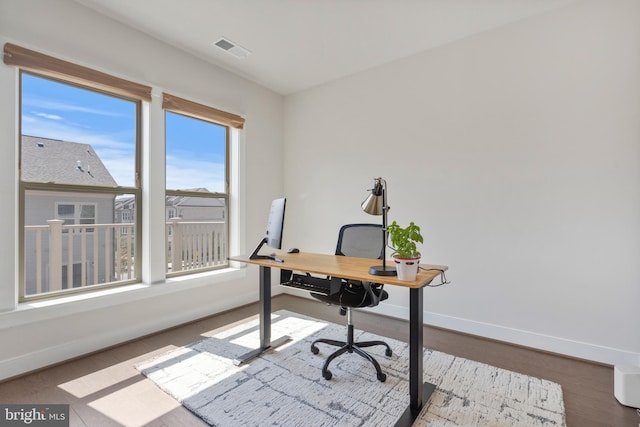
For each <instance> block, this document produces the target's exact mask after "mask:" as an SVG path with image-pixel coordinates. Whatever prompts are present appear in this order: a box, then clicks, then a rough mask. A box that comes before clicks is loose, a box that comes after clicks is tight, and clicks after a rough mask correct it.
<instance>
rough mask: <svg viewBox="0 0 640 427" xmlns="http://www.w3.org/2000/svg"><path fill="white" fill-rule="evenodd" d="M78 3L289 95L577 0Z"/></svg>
mask: <svg viewBox="0 0 640 427" xmlns="http://www.w3.org/2000/svg"><path fill="white" fill-rule="evenodd" d="M75 1H77V2H78V3H80V4H82V5H84V6H87V7H89V8H91V9H94V10H96V11H98V12H100V13H103V14H105V15H107V16H109V17H111V18H113V19H115V20H117V21H120V22H122V23H124V24H126V25H129V26H131V27H134V28H136V29H138V30H140V31H142V32H144V33H147V34H148V35H150V36H152V37H154V38H156V39H158V40H161V41H163V42H165V43H168V44H170V45H172V46H174V47H177V48H179V49H182V50H184V51H187V52H190V53H191V54H193V55H195V56H197V57H199V58H202V59H204V60H206V61H208V62H211V63H213V64H216V65H218V66H220V67H222V68H225V69H227V70H229V71H232V72H234V73H236V74H238V75H241V76H243V77H245V78H247V79H250V80H252V81H254V82H257V83H259V84H261V85H263V86H266V87H268V88H270V89H272V90H273V91H275V92H278V93H280V94H283V95H287V94H291V93H295V92H298V91H302V90H305V89H308V88H311V87H314V86H317V85H320V84H323V83H326V82H329V81H332V80H335V79H338V78H341V77H344V76H348V75H350V74H354V73H357V72H360V71H364V70H367V69H370V68H373V67H376V66H379V65H382V64H385V63H387V62H391V61H394V60H397V59H400V58H403V57H407V56H410V55H414V54H416V53H419V52H422V51H425V50H427V49H431V48H434V47H437V46H442V45H444V44H446V43H450V42H452V41H455V40H459V39H462V38H464V37H469V36H472V35H474V34H477V33H480V32H483V31H487V30H491V29H493V28H496V27H500V26H503V25H507V24H509V23H512V22H515V21H518V20H522V19H525V18H528V17H531V16H534V15H536V14H541V13H544V12H546V11H549V10H552V9H555V8H559V7H562V6H565V5H566V4H568V3H571V2H574V1H577V0H180V1H176V0H135V1H131V0H75ZM220 38H226V39H228V40H230V41H232V42H234V43H236V44H238V45H240V46H241V47H243V48H246V49H247V50H249V51H250V52H251V54H250V55H249V56H247V57H246V58H244V59H238V58H236V57H234V56H232V55H231V54H229V53H228V52H226V51H224V50H222V49H220V48H218V47H216V46H214V45H213V44H214V43H215V42H217V41H218V40H219V39H220Z"/></svg>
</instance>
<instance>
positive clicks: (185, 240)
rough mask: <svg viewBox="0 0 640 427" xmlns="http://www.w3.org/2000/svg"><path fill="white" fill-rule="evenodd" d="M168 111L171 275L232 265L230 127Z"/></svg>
mask: <svg viewBox="0 0 640 427" xmlns="http://www.w3.org/2000/svg"><path fill="white" fill-rule="evenodd" d="M168 108H169V107H168V106H167V105H165V109H166V111H165V148H166V203H165V208H166V215H165V217H166V218H167V219H168V221H167V229H166V235H167V241H168V245H167V264H166V265H167V273H168V274H172V275H176V274H186V273H190V272H196V271H202V270H207V269H214V268H221V267H226V266H227V265H228V261H227V252H228V250H227V248H228V246H229V242H228V223H227V218H228V206H229V203H228V201H229V197H228V169H229V168H228V164H227V163H228V160H227V159H228V145H229V127H228V126H224V125H221V124H218V123H215V122H213V121H209V120H205V119H202V118H198V117H193V116H191V115H190V113H191V114H193V110H189V109H185V108H179V109H178V108H173V110H174V111H171V110H168ZM176 110H177V111H176Z"/></svg>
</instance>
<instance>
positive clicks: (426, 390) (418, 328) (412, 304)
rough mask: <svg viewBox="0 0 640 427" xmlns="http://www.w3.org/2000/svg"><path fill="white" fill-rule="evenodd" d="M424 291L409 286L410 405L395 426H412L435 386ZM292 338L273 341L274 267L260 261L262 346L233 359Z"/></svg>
mask: <svg viewBox="0 0 640 427" xmlns="http://www.w3.org/2000/svg"><path fill="white" fill-rule="evenodd" d="M426 285H428V283H427V284H426ZM426 285H425V286H426ZM423 291H424V287H421V288H410V289H409V406H408V407H407V409H405V411H404V412H403V413H402V415H401V416H400V418H398V421H397V422H396V424H395V425H396V427H401V426H403V427H404V426H407V427H408V426H411V424H413V421H415V419H416V418H418V415H420V411H421V410H422V409H423V408H424V405H425V404H426V403H427V401H428V400H429V397H430V396H431V394H432V393H433V392H434V390H435V389H436V386H435V385H434V384H430V383H426V382H423V348H424V343H423V342H424V337H423V305H424V299H423V296H424V292H423ZM290 339H291V338H290V337H289V336H287V335H285V336H283V337H280V338H278V339H277V340H275V341H273V342H271V267H267V266H263V265H261V266H260V348H258V349H255V350H252V351H250V352H248V353H246V354H244V355H242V356H240V357H238V358H237V359H236V360H234V363H235V364H236V365H241V364H243V363H247V362H249V361H250V360H251V359H254V358H255V357H257V356H259V355H261V354H262V353H264V352H267V351H269V350H271V349H273V348H276V347H278V346H280V345H282V344H284V343H286V342H287V341H289V340H290Z"/></svg>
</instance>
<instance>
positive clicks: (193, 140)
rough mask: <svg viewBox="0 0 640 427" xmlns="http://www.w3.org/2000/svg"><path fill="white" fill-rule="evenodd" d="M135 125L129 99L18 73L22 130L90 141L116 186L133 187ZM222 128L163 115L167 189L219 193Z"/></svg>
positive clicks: (173, 115) (222, 187)
mask: <svg viewBox="0 0 640 427" xmlns="http://www.w3.org/2000/svg"><path fill="white" fill-rule="evenodd" d="M135 128H136V123H135V104H134V103H133V102H130V101H126V100H122V99H120V98H115V97H111V96H107V95H103V94H100V93H96V92H93V91H89V90H85V89H81V88H77V87H74V86H69V85H65V84H60V83H57V82H53V81H51V80H47V79H43V78H39V77H35V76H31V75H29V74H26V73H23V77H22V133H23V134H25V135H31V136H39V137H43V138H52V139H61V140H64V141H70V142H79V143H84V144H91V145H92V146H93V149H94V150H95V151H96V153H97V154H98V156H100V158H101V159H102V162H103V163H104V164H105V166H106V167H107V169H108V170H109V172H110V173H111V175H112V176H113V177H114V179H115V180H116V182H117V183H118V185H123V186H133V185H134V170H135V165H134V155H135ZM225 131H226V129H225V128H224V127H222V126H218V125H214V124H211V123H207V122H204V121H201V120H197V119H192V118H189V117H184V116H181V115H178V114H173V113H168V114H167V119H166V133H167V135H166V144H167V147H166V168H167V188H169V189H186V188H195V187H206V188H207V189H208V190H209V191H224V163H225V153H224V148H225ZM158 149H162V147H159V148H158Z"/></svg>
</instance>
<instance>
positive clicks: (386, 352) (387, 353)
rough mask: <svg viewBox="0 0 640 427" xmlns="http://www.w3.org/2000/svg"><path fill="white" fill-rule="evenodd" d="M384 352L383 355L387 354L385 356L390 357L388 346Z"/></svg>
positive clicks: (390, 352) (391, 353)
mask: <svg viewBox="0 0 640 427" xmlns="http://www.w3.org/2000/svg"><path fill="white" fill-rule="evenodd" d="M384 354H385V356H387V357H391V356H392V355H393V352H392V351H391V349H390V348H388V349H386V350H385V352H384Z"/></svg>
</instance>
